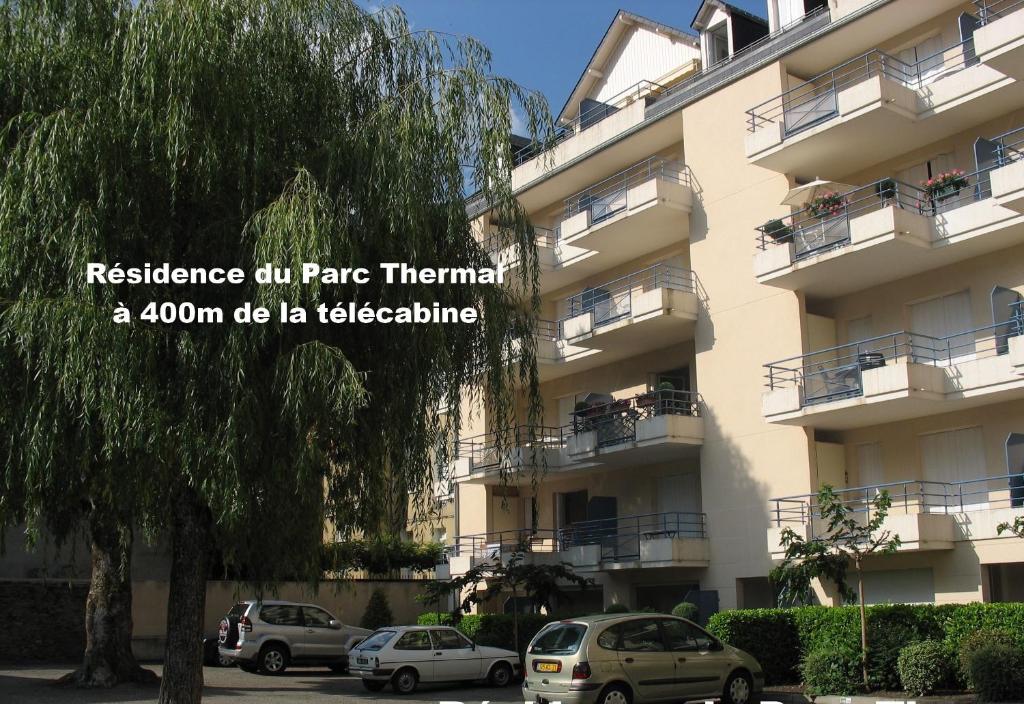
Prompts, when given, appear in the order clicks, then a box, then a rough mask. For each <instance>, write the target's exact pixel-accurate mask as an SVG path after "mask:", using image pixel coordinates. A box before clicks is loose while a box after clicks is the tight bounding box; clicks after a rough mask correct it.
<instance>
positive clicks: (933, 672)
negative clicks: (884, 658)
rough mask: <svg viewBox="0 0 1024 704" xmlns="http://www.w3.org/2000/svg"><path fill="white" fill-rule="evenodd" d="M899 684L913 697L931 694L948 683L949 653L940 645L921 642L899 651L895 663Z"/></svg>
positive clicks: (927, 641) (930, 641) (926, 641)
mask: <svg viewBox="0 0 1024 704" xmlns="http://www.w3.org/2000/svg"><path fill="white" fill-rule="evenodd" d="M896 667H897V669H898V670H899V671H900V682H902V683H903V689H904V691H906V692H907V693H908V694H912V695H914V696H915V697H920V696H925V695H928V694H931V693H932V692H934V691H935V690H937V689H940V688H942V687H943V686H945V685H946V684H947V683H948V682H949V674H950V668H949V653H947V652H946V649H945V647H943V645H942V643H939V642H938V641H935V640H923V641H920V642H918V643H911V644H910V645H908V646H907V647H905V648H904V649H903V650H901V651H900V656H899V658H898V659H897V661H896Z"/></svg>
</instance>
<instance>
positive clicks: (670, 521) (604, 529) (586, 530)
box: [558, 511, 707, 561]
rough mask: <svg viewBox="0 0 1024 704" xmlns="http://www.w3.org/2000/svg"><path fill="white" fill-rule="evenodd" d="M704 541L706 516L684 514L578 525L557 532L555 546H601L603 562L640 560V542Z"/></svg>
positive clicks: (629, 518) (681, 512) (618, 518)
mask: <svg viewBox="0 0 1024 704" xmlns="http://www.w3.org/2000/svg"><path fill="white" fill-rule="evenodd" d="M706 537H707V516H706V515H705V514H703V513H690V512H683V511H668V512H665V513H648V514H643V515H638V516H620V517H617V518H605V519H598V520H591V521H579V522H576V523H573V524H572V525H571V526H568V527H566V528H562V529H560V530H559V531H558V543H559V545H560V547H561V549H562V550H565V549H567V548H570V547H577V546H585V545H600V546H601V560H602V561H621V560H630V559H636V558H638V557H640V543H641V541H643V540H656V539H659V538H706Z"/></svg>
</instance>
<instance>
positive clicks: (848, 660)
mask: <svg viewBox="0 0 1024 704" xmlns="http://www.w3.org/2000/svg"><path fill="white" fill-rule="evenodd" d="M801 671H802V672H803V676H804V684H805V685H806V688H807V692H808V693H809V694H812V695H819V694H853V693H854V692H856V691H858V690H859V689H860V687H861V672H860V652H859V651H858V650H854V649H852V648H847V647H838V648H821V649H819V650H814V651H812V652H810V653H809V654H808V655H807V657H805V658H804V661H803V664H802V665H801Z"/></svg>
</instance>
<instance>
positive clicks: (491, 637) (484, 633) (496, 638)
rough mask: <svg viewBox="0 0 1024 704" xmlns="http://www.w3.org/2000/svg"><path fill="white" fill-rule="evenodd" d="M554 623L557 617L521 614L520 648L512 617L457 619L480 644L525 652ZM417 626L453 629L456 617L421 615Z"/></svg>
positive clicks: (482, 615)
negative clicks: (540, 632)
mask: <svg viewBox="0 0 1024 704" xmlns="http://www.w3.org/2000/svg"><path fill="white" fill-rule="evenodd" d="M553 620H555V619H554V617H552V616H547V615H545V614H520V615H519V644H518V647H517V646H516V644H514V643H513V642H512V641H513V633H514V631H515V629H514V624H513V622H512V616H511V615H510V614H464V615H460V616H458V617H457V619H455V622H454V625H455V628H457V629H458V630H459V632H460V633H462V634H463V635H465V636H466V637H467V638H471V639H473V641H474V642H476V643H478V644H479V645H490V646H494V647H495V648H505V649H507V650H517V649H518V651H519V652H523V651H524V650H525V649H526V646H527V645H529V643H530V641H531V640H532V639H533V637H534V636H535V635H537V631H539V630H540V629H541V628H543V627H544V626H545V625H547V624H548V623H550V622H551V621H553ZM416 623H418V624H419V625H421V626H438V625H441V626H451V625H453V618H452V614H447V613H443V614H441V615H440V619H439V618H438V614H436V613H434V612H430V613H425V614H420V615H419V617H418V618H417V619H416Z"/></svg>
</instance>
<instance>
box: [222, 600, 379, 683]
mask: <svg viewBox="0 0 1024 704" xmlns="http://www.w3.org/2000/svg"><path fill="white" fill-rule="evenodd" d="M370 633H371V632H370V631H369V630H367V629H365V628H356V627H355V626H346V625H345V624H343V623H342V622H341V621H339V620H338V619H336V618H334V616H332V615H331V613H330V612H329V611H327V610H326V609H323V608H321V607H319V606H317V605H315V604H296V603H294V602H291V601H256V600H250V601H241V602H239V603H237V604H235V605H234V606H232V607H231V610H230V611H229V612H228V615H227V616H225V617H224V618H223V620H221V622H220V634H219V636H218V640H219V642H220V645H219V647H218V648H217V652H218V654H219V655H220V656H221V657H222V658H224V659H226V660H230V661H232V662H234V663H237V664H238V666H239V667H241V668H242V669H243V670H246V671H247V672H256V671H259V672H262V673H264V674H268V675H279V674H281V673H282V672H284V671H285V670H287V669H288V667H289V665H327V666H329V667H330V668H331V669H332V670H334V671H335V672H345V671H346V670H347V669H348V654H349V651H350V650H352V648H353V647H355V646H356V645H357V644H358V643H359V642H360V641H362V640H363V639H364V638H365V637H366V636H368V635H370Z"/></svg>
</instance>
